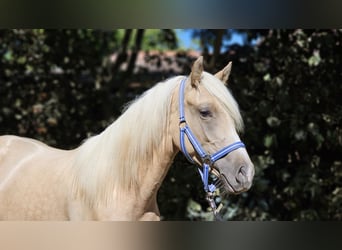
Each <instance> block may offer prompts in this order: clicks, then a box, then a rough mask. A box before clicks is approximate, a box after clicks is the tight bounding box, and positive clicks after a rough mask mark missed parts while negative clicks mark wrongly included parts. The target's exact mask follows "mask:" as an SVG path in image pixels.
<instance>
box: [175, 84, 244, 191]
mask: <svg viewBox="0 0 342 250" xmlns="http://www.w3.org/2000/svg"><path fill="white" fill-rule="evenodd" d="M186 79H187V78H186V77H185V78H184V79H183V80H182V82H181V85H180V88H179V130H180V146H181V151H182V152H183V154H184V155H185V157H186V158H187V159H188V160H189V161H190V162H191V163H195V162H194V161H193V160H192V158H191V156H190V154H189V153H188V151H187V150H186V147H185V135H186V136H187V137H188V139H189V141H190V143H191V145H192V146H193V148H194V149H195V151H196V153H197V154H198V155H199V157H200V158H201V161H202V170H200V169H198V171H199V173H200V175H201V179H202V182H203V185H204V190H205V192H207V193H213V192H214V191H215V190H216V187H215V185H214V184H210V185H209V184H208V178H209V170H210V168H211V167H212V165H213V164H214V163H215V162H216V161H217V160H219V159H221V158H223V157H225V156H226V155H227V154H229V153H230V152H232V151H234V150H236V149H238V148H242V147H245V144H243V142H241V141H238V142H234V143H232V144H230V145H228V146H226V147H224V148H222V149H221V150H219V151H217V152H216V153H214V154H209V153H207V152H206V151H204V149H203V148H202V146H201V144H200V143H199V141H198V140H197V138H196V136H195V135H194V134H193V133H192V131H191V129H190V127H189V126H188V124H187V123H186V120H185V112H184V90H185V83H186Z"/></svg>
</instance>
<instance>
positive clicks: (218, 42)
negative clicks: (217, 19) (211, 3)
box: [208, 29, 225, 70]
mask: <svg viewBox="0 0 342 250" xmlns="http://www.w3.org/2000/svg"><path fill="white" fill-rule="evenodd" d="M224 32H225V30H224V29H217V30H215V31H214V33H215V40H214V44H213V46H214V51H213V55H212V57H211V59H210V62H209V65H208V70H214V69H215V66H216V65H215V64H216V61H217V58H218V56H219V55H220V52H221V47H222V39H223V35H224Z"/></svg>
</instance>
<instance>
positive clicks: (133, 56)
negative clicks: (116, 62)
mask: <svg viewBox="0 0 342 250" xmlns="http://www.w3.org/2000/svg"><path fill="white" fill-rule="evenodd" d="M144 32H145V30H144V29H138V30H137V33H136V35H135V43H134V47H133V50H132V54H131V57H130V59H129V63H128V67H127V70H126V73H125V74H126V75H131V74H132V73H133V70H134V66H135V62H136V60H137V56H138V53H139V51H140V50H141V44H142V40H143V36H144Z"/></svg>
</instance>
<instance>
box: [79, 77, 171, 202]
mask: <svg viewBox="0 0 342 250" xmlns="http://www.w3.org/2000/svg"><path fill="white" fill-rule="evenodd" d="M164 84H166V83H164ZM159 88H160V87H159ZM164 91H165V90H164ZM153 94H154V95H153ZM158 94H159V95H160V94H161V95H162V94H163V90H160V89H159V90H158V88H157V89H155V87H154V88H153V89H152V91H151V92H149V93H147V94H145V95H144V96H143V97H142V98H140V99H138V101H136V102H135V103H133V104H132V105H131V106H130V107H129V108H128V109H127V110H126V112H125V113H124V114H123V115H122V116H121V117H120V118H119V119H118V120H117V121H116V122H114V123H113V124H112V125H110V126H109V127H108V128H107V129H106V130H105V131H103V132H102V133H101V134H99V135H97V136H95V137H93V138H90V139H89V140H88V141H87V142H85V143H84V145H82V146H81V147H80V148H79V150H78V157H76V161H75V164H74V165H75V168H76V176H75V183H76V185H75V186H76V189H78V190H81V192H82V193H86V196H87V197H86V199H87V200H88V201H90V202H102V201H103V200H106V201H110V200H112V199H116V198H115V197H116V196H119V195H121V194H130V195H133V194H136V196H137V195H138V196H139V197H142V199H145V200H146V199H148V197H150V196H153V195H154V194H155V193H156V191H157V190H158V188H159V186H160V184H161V182H162V180H163V179H164V177H165V175H166V173H167V171H168V169H169V166H170V164H171V162H172V160H173V158H174V156H175V154H176V153H177V151H176V150H175V148H174V146H173V143H172V137H171V135H170V133H169V131H165V129H166V130H168V126H169V120H168V119H167V116H168V115H169V106H170V103H163V104H160V105H162V106H158V105H156V103H154V101H155V100H154V99H153V97H154V96H158ZM164 95H165V93H164ZM160 99H162V98H160ZM163 99H167V101H166V102H169V101H171V94H169V95H168V96H167V95H165V96H164V97H163ZM153 104H154V105H153ZM166 110H167V111H166ZM161 115H164V116H166V117H164V118H161ZM158 123H161V124H158Z"/></svg>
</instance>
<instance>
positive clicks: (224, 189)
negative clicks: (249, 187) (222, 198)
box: [210, 167, 244, 195]
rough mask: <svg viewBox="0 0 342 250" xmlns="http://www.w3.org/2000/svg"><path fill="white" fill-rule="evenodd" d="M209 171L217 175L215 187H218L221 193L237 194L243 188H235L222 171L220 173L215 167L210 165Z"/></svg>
mask: <svg viewBox="0 0 342 250" xmlns="http://www.w3.org/2000/svg"><path fill="white" fill-rule="evenodd" d="M210 173H212V174H213V175H215V176H216V177H217V180H216V182H215V184H216V186H217V188H219V189H220V192H221V194H222V195H228V194H239V193H241V192H243V191H244V190H236V189H235V188H234V187H233V186H232V185H231V184H230V182H229V181H228V178H227V177H226V175H225V174H224V173H221V172H220V170H219V169H218V168H216V167H212V168H211V171H210Z"/></svg>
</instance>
